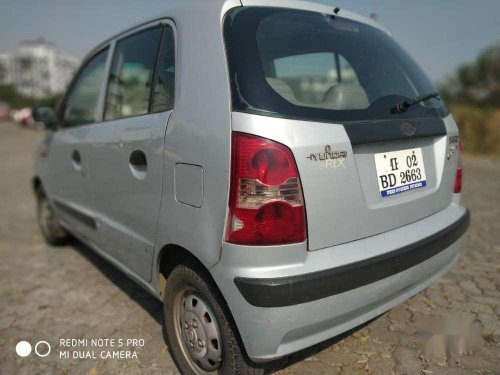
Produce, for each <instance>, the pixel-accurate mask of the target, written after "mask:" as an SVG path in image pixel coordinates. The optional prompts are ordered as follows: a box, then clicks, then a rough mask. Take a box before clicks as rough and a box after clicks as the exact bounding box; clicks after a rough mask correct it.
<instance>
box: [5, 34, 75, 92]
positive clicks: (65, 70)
mask: <svg viewBox="0 0 500 375" xmlns="http://www.w3.org/2000/svg"><path fill="white" fill-rule="evenodd" d="M78 64H79V63H78V60H77V59H76V58H74V57H72V56H69V55H67V54H64V53H62V52H60V51H58V50H57V49H56V48H55V46H54V45H53V44H52V43H49V42H47V41H45V40H44V39H41V38H40V39H37V40H33V41H26V42H22V43H21V46H20V48H19V50H18V51H17V52H16V53H15V54H14V55H13V57H12V73H13V74H12V82H13V84H14V86H15V88H16V90H17V91H18V92H19V93H20V94H22V95H25V96H29V97H35V98H43V97H47V96H52V95H56V94H59V93H61V92H63V91H64V90H65V88H66V86H67V85H68V84H69V82H70V81H71V78H72V77H73V74H74V73H75V71H76V69H77V68H78Z"/></svg>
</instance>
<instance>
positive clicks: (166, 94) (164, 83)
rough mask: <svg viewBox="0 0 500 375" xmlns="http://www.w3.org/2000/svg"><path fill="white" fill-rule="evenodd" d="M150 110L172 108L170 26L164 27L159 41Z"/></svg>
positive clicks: (173, 86) (171, 34)
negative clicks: (160, 41)
mask: <svg viewBox="0 0 500 375" xmlns="http://www.w3.org/2000/svg"><path fill="white" fill-rule="evenodd" d="M157 69H158V70H157V72H156V79H155V87H154V92H153V100H152V104H151V112H162V111H168V110H171V109H173V108H174V99H175V39H174V31H173V30H172V28H171V27H169V26H166V27H165V33H164V34H163V40H162V43H161V50H160V56H159V59H158V68H157Z"/></svg>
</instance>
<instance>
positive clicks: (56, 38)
mask: <svg viewBox="0 0 500 375" xmlns="http://www.w3.org/2000/svg"><path fill="white" fill-rule="evenodd" d="M186 1H189V0H186ZM207 1H208V0H207ZM319 1H320V2H323V3H327V4H331V5H332V7H335V6H339V7H340V8H345V9H348V10H351V11H354V12H356V13H359V14H362V15H365V16H368V15H370V13H376V14H377V15H378V17H379V22H380V23H381V24H383V25H384V26H386V27H387V28H388V29H389V30H390V31H391V32H392V34H393V36H394V38H396V40H397V41H398V42H399V43H400V44H403V45H404V47H405V48H406V50H407V51H408V52H409V53H410V54H411V55H412V56H413V57H414V58H415V59H416V60H417V62H418V63H419V64H420V65H421V66H422V67H423V68H424V70H425V71H426V72H427V73H428V74H429V76H430V77H431V79H432V80H434V81H436V80H441V79H443V78H444V77H445V76H446V75H448V74H451V73H452V72H454V70H455V69H456V67H457V66H458V65H460V64H462V63H464V62H467V61H472V60H474V58H475V57H476V56H477V55H478V53H479V52H480V51H481V50H483V49H484V48H485V47H486V46H488V45H491V44H493V43H500V0H415V1H409V0H338V1H336V0H331V1H330V0H319ZM167 2H168V0H85V1H82V0H0V53H3V52H13V51H14V50H15V49H16V48H17V46H18V44H19V42H20V41H22V40H26V39H34V38H37V37H39V36H43V37H45V38H46V39H48V40H49V41H51V42H53V43H55V44H56V45H57V47H59V48H60V49H61V50H62V51H65V52H67V53H70V54H73V55H74V56H76V57H78V58H82V57H83V56H84V55H85V54H86V53H87V52H88V51H89V50H90V49H92V48H93V47H94V46H95V45H97V44H99V43H100V42H101V41H103V40H104V39H106V38H108V37H109V36H112V35H113V34H115V33H117V32H120V31H121V30H123V29H125V28H127V27H129V26H130V25H132V24H135V23H137V22H140V21H142V20H144V19H146V18H148V17H154V16H155V15H158V14H161V11H162V9H164V8H165V4H166V3H167Z"/></svg>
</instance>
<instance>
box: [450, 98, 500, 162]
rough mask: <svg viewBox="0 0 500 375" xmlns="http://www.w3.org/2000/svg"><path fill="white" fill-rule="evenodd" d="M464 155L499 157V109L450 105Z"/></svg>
mask: <svg viewBox="0 0 500 375" xmlns="http://www.w3.org/2000/svg"><path fill="white" fill-rule="evenodd" d="M450 109H451V112H452V113H453V117H454V118H455V121H456V122H457V124H458V127H459V129H460V138H461V140H462V145H463V148H464V152H465V153H471V154H487V155H494V156H500V108H494V109H484V108H480V107H477V106H468V105H451V106H450Z"/></svg>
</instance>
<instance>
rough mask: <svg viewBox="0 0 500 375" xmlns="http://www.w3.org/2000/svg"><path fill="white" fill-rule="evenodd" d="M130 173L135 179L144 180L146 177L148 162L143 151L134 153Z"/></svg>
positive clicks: (131, 158) (131, 156) (131, 157)
mask: <svg viewBox="0 0 500 375" xmlns="http://www.w3.org/2000/svg"><path fill="white" fill-rule="evenodd" d="M128 162H129V166H130V171H131V172H132V174H133V175H134V177H136V178H138V179H139V180H143V179H144V178H145V177H146V173H147V171H148V160H147V158H146V154H145V153H144V151H142V150H135V151H132V153H131V154H130V157H129V160H128Z"/></svg>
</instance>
